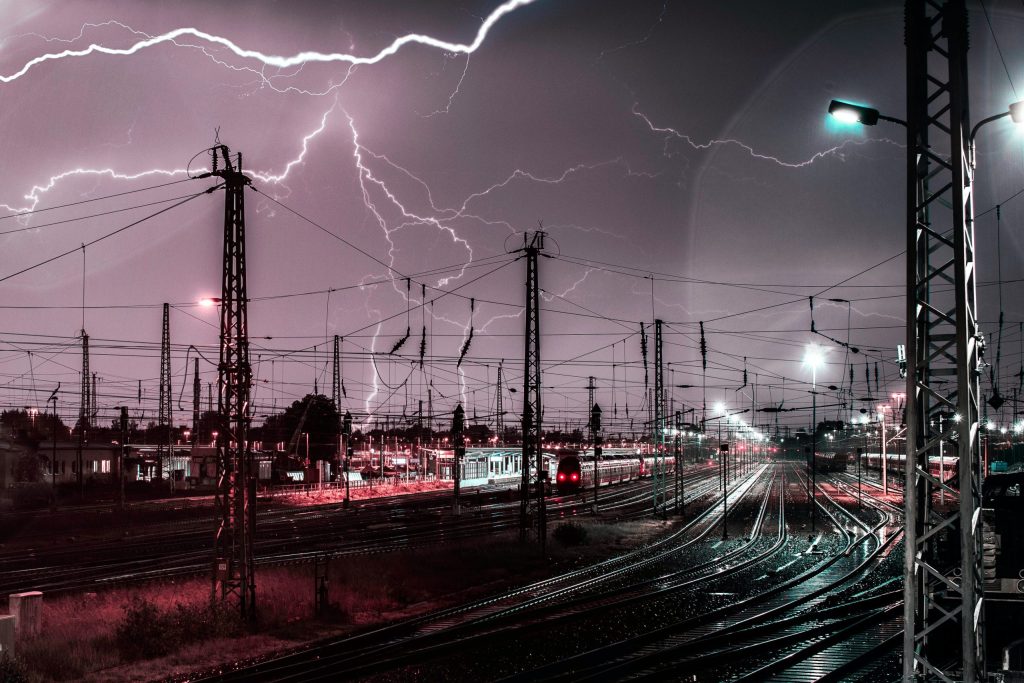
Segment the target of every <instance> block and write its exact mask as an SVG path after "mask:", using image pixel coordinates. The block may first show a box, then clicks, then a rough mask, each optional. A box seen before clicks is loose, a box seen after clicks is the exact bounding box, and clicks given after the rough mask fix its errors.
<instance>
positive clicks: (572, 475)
mask: <svg viewBox="0 0 1024 683" xmlns="http://www.w3.org/2000/svg"><path fill="white" fill-rule="evenodd" d="M569 478H570V479H572V480H573V481H577V480H578V479H579V478H580V475H578V474H576V473H575V472H573V473H572V474H571V475H569Z"/></svg>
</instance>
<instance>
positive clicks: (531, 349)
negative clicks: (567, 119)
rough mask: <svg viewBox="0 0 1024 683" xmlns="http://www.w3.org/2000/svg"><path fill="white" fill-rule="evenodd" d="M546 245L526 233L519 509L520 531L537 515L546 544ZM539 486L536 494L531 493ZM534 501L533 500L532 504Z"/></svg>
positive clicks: (523, 533)
mask: <svg viewBox="0 0 1024 683" xmlns="http://www.w3.org/2000/svg"><path fill="white" fill-rule="evenodd" d="M543 249H544V232H543V231H540V230H538V231H536V232H534V233H525V234H524V235H523V248H522V249H521V251H522V252H523V253H524V254H525V255H526V333H525V334H524V335H523V339H524V342H525V347H524V351H523V461H522V467H523V472H522V485H521V490H522V499H521V501H520V509H519V531H520V535H521V536H522V537H524V538H525V537H526V534H527V530H528V529H529V527H530V518H531V516H532V515H534V514H535V515H536V520H537V535H538V536H539V538H540V540H541V543H542V544H543V543H544V542H545V541H546V540H547V528H546V522H547V520H546V519H545V510H544V489H543V486H544V480H543V474H542V473H543V470H544V453H543V450H542V449H541V425H542V422H543V415H544V413H543V408H542V406H541V397H540V391H541V383H540V382H541V374H540V283H539V280H538V279H537V259H538V256H539V255H540V252H541V251H543ZM534 459H535V462H536V475H535V476H534V477H533V478H532V481H531V477H530V462H531V460H534ZM534 488H536V495H535V496H531V491H532V489H534ZM531 501H532V504H531Z"/></svg>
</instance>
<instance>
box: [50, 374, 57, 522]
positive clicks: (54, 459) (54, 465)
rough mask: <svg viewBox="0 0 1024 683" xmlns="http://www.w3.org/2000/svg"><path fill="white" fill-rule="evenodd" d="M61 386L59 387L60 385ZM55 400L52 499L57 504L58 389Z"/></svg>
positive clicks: (51, 468) (51, 475) (55, 392)
mask: <svg viewBox="0 0 1024 683" xmlns="http://www.w3.org/2000/svg"><path fill="white" fill-rule="evenodd" d="M58 388H59V387H58ZM50 401H52V402H53V454H52V455H51V457H50V501H51V505H53V506H56V505H57V424H58V423H57V390H56V389H55V390H54V392H53V395H52V396H50Z"/></svg>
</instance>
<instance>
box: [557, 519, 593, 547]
mask: <svg viewBox="0 0 1024 683" xmlns="http://www.w3.org/2000/svg"><path fill="white" fill-rule="evenodd" d="M552 536H554V538H555V540H556V541H558V542H559V543H560V544H562V545H563V546H566V547H568V546H574V545H583V544H584V543H586V542H587V539H588V537H589V534H588V533H587V528H586V527H585V526H583V525H582V524H577V523H576V522H562V523H561V524H559V525H558V526H556V527H555V530H554V532H553V533H552Z"/></svg>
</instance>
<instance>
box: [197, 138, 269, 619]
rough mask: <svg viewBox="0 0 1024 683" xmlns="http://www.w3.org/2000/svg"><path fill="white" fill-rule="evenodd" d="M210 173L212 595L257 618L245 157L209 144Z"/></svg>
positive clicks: (247, 180) (248, 617)
mask: <svg viewBox="0 0 1024 683" xmlns="http://www.w3.org/2000/svg"><path fill="white" fill-rule="evenodd" d="M211 152H212V154H211V156H212V170H211V171H210V172H209V173H204V174H201V175H200V176H198V177H199V178H209V177H217V178H220V179H221V180H223V183H224V185H223V187H224V266H223V274H222V281H221V299H220V362H219V364H218V366H217V372H218V388H219V391H218V397H219V400H218V411H219V417H220V423H221V424H220V429H219V430H218V432H217V475H218V476H217V492H216V496H215V503H216V508H217V510H218V522H217V531H216V534H215V537H214V539H215V540H214V556H215V557H214V559H215V573H214V584H213V596H214V598H216V595H217V592H218V589H219V593H220V599H221V600H224V601H228V600H231V601H234V602H236V604H237V606H238V609H239V611H240V612H241V615H242V617H243V618H244V619H249V620H252V619H254V618H255V616H256V575H255V562H254V557H253V544H254V541H255V532H256V477H255V476H254V475H255V473H254V472H253V462H252V451H251V450H250V444H249V438H248V432H249V423H250V421H251V419H252V418H251V416H250V415H251V410H252V407H251V405H250V402H249V394H250V389H251V384H252V367H251V365H250V364H249V329H248V313H247V306H246V303H247V301H248V298H247V294H246V268H245V196H244V193H245V188H246V186H248V185H249V184H250V183H251V180H250V178H249V177H248V176H246V175H244V174H243V173H242V155H241V154H238V155H236V156H235V158H234V160H232V158H231V152H230V150H229V149H228V148H227V146H225V145H221V144H218V145H216V146H215V147H213V148H212V149H211Z"/></svg>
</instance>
